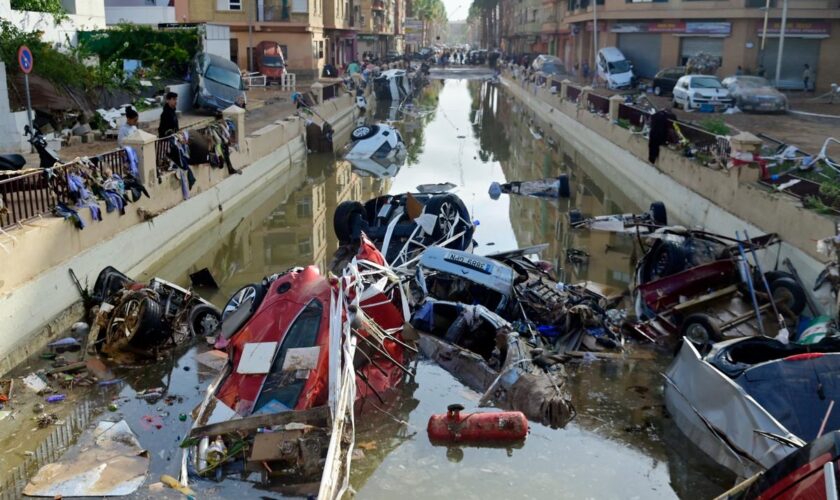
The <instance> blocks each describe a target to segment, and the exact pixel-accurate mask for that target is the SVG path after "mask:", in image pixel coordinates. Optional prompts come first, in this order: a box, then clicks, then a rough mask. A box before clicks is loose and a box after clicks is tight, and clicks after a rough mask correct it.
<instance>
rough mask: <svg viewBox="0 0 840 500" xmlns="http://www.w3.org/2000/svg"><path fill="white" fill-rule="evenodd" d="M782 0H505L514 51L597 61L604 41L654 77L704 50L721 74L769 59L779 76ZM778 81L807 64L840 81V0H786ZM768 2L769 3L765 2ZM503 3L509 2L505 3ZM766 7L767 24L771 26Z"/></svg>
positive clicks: (796, 81) (579, 62)
mask: <svg viewBox="0 0 840 500" xmlns="http://www.w3.org/2000/svg"><path fill="white" fill-rule="evenodd" d="M782 1H783V0H769V1H768V0H598V3H597V5H594V4H593V2H592V0H548V1H545V2H543V1H539V0H502V4H503V7H502V8H503V9H508V11H510V12H512V14H513V18H512V19H513V21H512V22H511V25H510V26H508V27H507V30H506V31H504V32H503V37H504V44H505V45H507V46H508V47H509V49H508V51H509V52H514V53H532V54H533V53H548V54H552V55H556V56H558V57H560V58H561V59H563V60H564V62H565V63H566V65H567V66H568V67H569V68H570V69H574V68H577V69H578V71H582V69H583V65H584V63H586V64H587V65H589V66H590V67H592V65H593V61H594V56H595V53H596V52H597V51H596V50H595V41H594V39H595V36H594V33H593V29H594V28H595V19H596V17H597V28H598V37H597V38H598V48H601V47H618V48H619V49H621V51H622V52H623V53H624V54H625V56H626V57H627V58H628V59H630V60H631V61H632V62H633V65H634V69H635V71H636V73H638V74H639V75H641V76H642V77H652V76H653V75H654V74H656V72H657V71H658V70H660V69H663V68H667V67H671V66H677V65H681V64H684V63H685V61H686V59H687V58H688V57H690V56H692V55H694V54H696V53H698V52H705V53H709V54H712V55H715V56H717V57H719V58H720V62H721V69H720V71H719V75H721V76H725V75H730V74H734V73H735V71H736V70H737V68H738V67H739V66H740V67H741V68H742V69H743V70H744V71H745V72H756V71H757V70H758V69H759V67H761V66H763V68H764V70H765V71H766V75H767V76H768V77H770V78H771V79H772V78H773V77H774V76H775V70H776V60H777V54H778V47H779V39H780V31H781V17H782V8H781V7H782ZM788 2H789V4H788V18H787V23H786V26H785V41H784V54H783V57H782V65H781V76H780V82H779V85H780V86H781V87H784V88H801V87H802V80H801V76H802V72H803V69H804V65H805V64H808V65H809V66H810V67H811V68H812V70H813V71H814V73H815V80H816V90H817V91H827V90H828V89H829V88H830V85H831V83H840V65H838V64H837V54H838V52H840V0H788ZM767 4H769V5H770V8H769V9H766V8H765V6H766V5H767ZM503 11H504V10H503ZM765 14H766V18H767V28H766V30H765Z"/></svg>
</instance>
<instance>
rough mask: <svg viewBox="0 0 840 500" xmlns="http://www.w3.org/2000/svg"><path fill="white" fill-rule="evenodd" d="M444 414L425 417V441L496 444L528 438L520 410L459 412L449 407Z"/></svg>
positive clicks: (525, 419) (526, 424)
mask: <svg viewBox="0 0 840 500" xmlns="http://www.w3.org/2000/svg"><path fill="white" fill-rule="evenodd" d="M446 409H447V412H446V414H444V415H432V416H431V417H430V418H429V426H428V427H427V429H426V430H427V432H428V433H429V440H431V441H432V442H443V443H500V442H511V441H522V440H524V439H525V436H527V435H528V419H527V418H525V415H524V414H523V413H522V412H521V411H501V412H493V413H466V414H464V413H461V411H463V409H464V407H463V406H461V405H459V404H452V405H449V406H448V407H447V408H446Z"/></svg>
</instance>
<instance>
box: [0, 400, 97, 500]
mask: <svg viewBox="0 0 840 500" xmlns="http://www.w3.org/2000/svg"><path fill="white" fill-rule="evenodd" d="M94 415H95V411H94V406H93V405H92V404H91V403H90V402H88V401H82V402H80V403H78V405H77V406H76V407H75V408H74V409H73V411H72V412H71V413H70V415H69V416H68V417H67V418H64V419H62V420H63V422H64V423H62V424H57V425H56V426H55V427H54V428H53V431H52V432H51V433H50V434H49V435H48V436H47V437H46V439H44V440H43V441H42V442H41V444H40V446H38V447H37V448H35V450H34V451H33V452H32V454H31V455H28V456H27V457H26V459H25V460H24V462H23V463H22V464H21V465H19V466H17V467H15V468H14V469H12V470H10V471H8V472H6V473H5V474H4V476H3V478H2V480H0V500H7V499H8V500H14V499H17V498H21V497H22V496H23V489H24V488H25V487H26V484H27V483H28V482H29V479H30V478H31V477H32V476H33V475H34V474H35V473H36V472H37V471H38V469H40V468H41V467H43V466H44V465H47V464H50V463H53V462H55V461H56V460H58V459H59V458H61V455H63V454H64V452H65V451H66V450H67V448H69V447H70V446H72V445H73V443H75V442H76V439H77V437H78V436H79V435H80V434H81V433H82V432H83V431H84V430H85V429H86V428H87V426H88V422H89V421H90V420H91V418H92V417H93V416H94Z"/></svg>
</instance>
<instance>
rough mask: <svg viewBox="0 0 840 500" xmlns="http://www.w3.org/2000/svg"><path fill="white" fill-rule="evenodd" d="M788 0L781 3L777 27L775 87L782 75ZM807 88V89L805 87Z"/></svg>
mask: <svg viewBox="0 0 840 500" xmlns="http://www.w3.org/2000/svg"><path fill="white" fill-rule="evenodd" d="M787 12H788V0H784V1H783V3H782V25H781V26H780V27H779V54H778V55H777V56H776V87H778V86H779V80H780V79H781V75H782V55H783V53H784V50H785V27H786V26H787ZM805 90H808V89H805Z"/></svg>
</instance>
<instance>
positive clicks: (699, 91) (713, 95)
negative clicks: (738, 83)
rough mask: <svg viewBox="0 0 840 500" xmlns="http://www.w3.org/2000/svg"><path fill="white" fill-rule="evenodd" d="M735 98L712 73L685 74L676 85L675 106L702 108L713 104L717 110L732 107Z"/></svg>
mask: <svg viewBox="0 0 840 500" xmlns="http://www.w3.org/2000/svg"><path fill="white" fill-rule="evenodd" d="M734 102H735V101H734V99H732V96H731V95H730V94H729V91H728V90H726V89H725V88H724V87H723V85H722V84H721V83H720V79H719V78H718V77H716V76H712V75H685V76H684V77H682V78H680V79H679V80H677V85H676V86H675V87H674V99H673V105H674V107H675V108H683V109H685V110H689V109H702V108H703V107H704V105H706V106H711V107H712V108H713V109H714V110H715V111H719V110H723V109H727V108H730V107H732V105H733V104H734Z"/></svg>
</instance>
